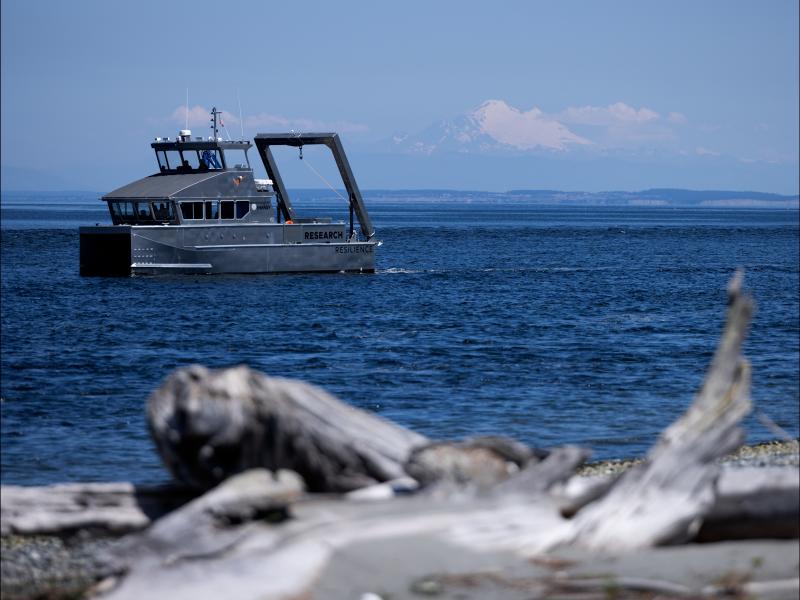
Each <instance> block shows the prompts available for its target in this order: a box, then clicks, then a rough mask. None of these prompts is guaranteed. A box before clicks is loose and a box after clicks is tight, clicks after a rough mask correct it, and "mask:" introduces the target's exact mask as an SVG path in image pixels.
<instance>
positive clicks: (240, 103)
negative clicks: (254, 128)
mask: <svg viewBox="0 0 800 600" xmlns="http://www.w3.org/2000/svg"><path fill="white" fill-rule="evenodd" d="M236 101H237V102H238V103H239V126H240V127H241V128H242V140H244V119H242V99H241V97H240V96H239V88H236Z"/></svg>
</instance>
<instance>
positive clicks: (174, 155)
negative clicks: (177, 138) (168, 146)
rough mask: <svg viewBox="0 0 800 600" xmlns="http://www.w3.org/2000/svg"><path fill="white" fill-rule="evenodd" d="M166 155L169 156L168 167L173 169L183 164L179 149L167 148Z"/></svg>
mask: <svg viewBox="0 0 800 600" xmlns="http://www.w3.org/2000/svg"><path fill="white" fill-rule="evenodd" d="M164 156H166V157H167V164H168V165H169V166H168V168H169V169H170V170H172V171H174V170H176V169H177V168H178V167H180V166H181V155H180V154H178V151H177V150H165V151H164Z"/></svg>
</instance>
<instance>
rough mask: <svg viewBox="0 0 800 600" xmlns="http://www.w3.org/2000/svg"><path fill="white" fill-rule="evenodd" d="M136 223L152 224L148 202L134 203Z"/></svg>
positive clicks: (151, 214)
mask: <svg viewBox="0 0 800 600" xmlns="http://www.w3.org/2000/svg"><path fill="white" fill-rule="evenodd" d="M136 222H137V223H152V222H153V213H152V211H151V210H150V203H149V202H137V203H136Z"/></svg>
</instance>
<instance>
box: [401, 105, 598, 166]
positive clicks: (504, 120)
mask: <svg viewBox="0 0 800 600" xmlns="http://www.w3.org/2000/svg"><path fill="white" fill-rule="evenodd" d="M591 143H592V142H590V141H589V140H587V139H585V138H582V137H580V136H579V135H576V134H575V133H573V132H572V131H570V130H569V128H567V127H566V126H565V125H564V124H562V123H560V122H558V121H557V120H555V119H554V118H551V117H548V116H547V115H545V114H544V113H543V112H542V111H541V110H539V109H538V108H535V107H534V108H532V109H530V110H528V111H521V110H519V109H517V108H514V107H512V106H509V105H508V104H507V103H506V102H504V101H502V100H487V101H486V102H484V103H483V104H481V105H480V106H479V107H478V108H476V109H474V110H472V111H470V112H468V113H466V114H463V115H459V116H457V117H454V118H452V119H446V120H443V121H440V122H439V123H436V124H434V125H431V126H430V127H428V128H427V129H425V130H423V131H422V132H420V133H419V134H416V135H396V136H395V137H394V138H393V139H392V145H393V150H395V151H401V152H408V153H413V154H427V155H430V154H434V153H442V152H460V153H477V154H486V153H504V152H514V153H519V152H529V151H537V150H538V151H542V150H544V151H554V152H560V151H564V150H567V149H568V148H569V147H570V146H584V145H589V144H591Z"/></svg>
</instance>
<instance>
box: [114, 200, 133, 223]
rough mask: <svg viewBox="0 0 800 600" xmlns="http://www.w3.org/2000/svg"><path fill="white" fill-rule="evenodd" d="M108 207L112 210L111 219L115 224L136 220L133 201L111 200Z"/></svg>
mask: <svg viewBox="0 0 800 600" xmlns="http://www.w3.org/2000/svg"><path fill="white" fill-rule="evenodd" d="M108 207H109V209H110V210H111V221H112V223H114V224H115V225H119V224H121V223H133V222H135V221H136V216H135V213H134V212H133V202H109V203H108Z"/></svg>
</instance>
